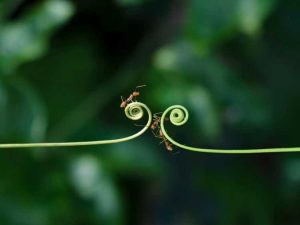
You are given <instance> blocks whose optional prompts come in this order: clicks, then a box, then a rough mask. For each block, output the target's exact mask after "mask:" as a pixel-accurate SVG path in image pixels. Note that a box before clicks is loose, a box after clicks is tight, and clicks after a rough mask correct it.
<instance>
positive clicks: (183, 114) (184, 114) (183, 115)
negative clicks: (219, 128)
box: [160, 105, 300, 154]
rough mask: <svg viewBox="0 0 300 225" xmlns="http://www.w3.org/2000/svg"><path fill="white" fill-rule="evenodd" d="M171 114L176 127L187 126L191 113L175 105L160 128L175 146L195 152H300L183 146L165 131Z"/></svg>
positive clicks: (295, 148) (293, 150)
mask: <svg viewBox="0 0 300 225" xmlns="http://www.w3.org/2000/svg"><path fill="white" fill-rule="evenodd" d="M168 113H170V118H169V119H170V121H171V123H172V124H173V125H175V126H181V125H183V124H185V123H186V122H187V120H188V117H189V113H188V111H187V109H186V108H185V107H183V106H181V105H174V106H170V107H169V108H167V109H166V110H165V111H164V112H163V114H162V116H161V120H160V128H161V131H162V133H163V134H164V136H165V138H166V139H167V140H168V141H170V142H171V143H172V144H173V145H175V146H177V147H179V148H182V149H185V150H189V151H195V152H204V153H221V154H253V153H279V152H300V147H292V148H264V149H245V150H237V149H235V150H224V149H206V148H196V147H190V146H186V145H183V144H180V143H178V142H177V141H175V140H174V139H173V138H171V137H170V136H169V135H168V133H167V132H166V130H165V125H164V122H165V118H166V116H167V114H168Z"/></svg>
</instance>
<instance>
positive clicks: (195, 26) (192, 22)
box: [183, 0, 275, 54]
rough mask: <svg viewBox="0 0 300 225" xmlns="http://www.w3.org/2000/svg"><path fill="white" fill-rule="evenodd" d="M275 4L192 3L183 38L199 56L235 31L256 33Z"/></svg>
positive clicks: (255, 0) (251, 0)
mask: <svg viewBox="0 0 300 225" xmlns="http://www.w3.org/2000/svg"><path fill="white" fill-rule="evenodd" d="M274 3H275V0H263V1H260V0H225V1H220V0H192V1H191V2H190V4H189V7H188V10H187V13H186V15H187V18H186V26H185V30H184V31H185V32H184V34H183V36H184V37H186V38H187V40H190V41H191V43H193V45H194V46H195V49H197V51H198V52H199V53H202V54H203V53H206V52H207V51H211V48H213V47H214V46H215V45H218V44H219V43H222V42H224V41H226V40H228V39H229V38H231V37H233V36H234V35H235V34H236V33H237V32H238V31H242V32H244V33H246V34H249V35H253V34H256V33H257V32H258V31H259V29H260V28H261V27H262V24H263V22H264V20H265V19H266V18H267V16H268V15H269V13H270V12H271V9H272V8H273V6H274Z"/></svg>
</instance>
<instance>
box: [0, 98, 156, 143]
mask: <svg viewBox="0 0 300 225" xmlns="http://www.w3.org/2000/svg"><path fill="white" fill-rule="evenodd" d="M143 109H145V110H146V111H147V114H148V122H147V124H146V125H145V126H144V128H143V129H142V130H140V131H139V132H138V133H136V134H133V135H131V136H128V137H124V138H119V139H111V140H97V141H78V142H57V143H12V144H0V148H37V147H67V146H87V145H104V144H114V143H120V142H125V141H129V140H132V139H134V138H137V137H139V136H140V135H142V134H143V133H144V132H145V131H146V130H147V129H148V128H149V126H150V124H151V120H152V114H151V111H150V109H149V108H148V107H147V106H146V105H145V104H143V103H140V102H132V103H130V104H128V105H127V107H126V108H125V114H126V116H127V117H128V118H129V119H131V120H139V119H141V118H142V117H143Z"/></svg>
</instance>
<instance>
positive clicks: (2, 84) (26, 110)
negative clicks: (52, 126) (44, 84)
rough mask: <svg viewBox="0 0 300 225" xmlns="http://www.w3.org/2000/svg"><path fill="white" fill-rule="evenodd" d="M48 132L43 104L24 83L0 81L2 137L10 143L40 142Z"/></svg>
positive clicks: (13, 78) (0, 127)
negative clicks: (46, 131)
mask: <svg viewBox="0 0 300 225" xmlns="http://www.w3.org/2000/svg"><path fill="white" fill-rule="evenodd" d="M45 130H46V116H45V110H44V107H43V104H42V103H41V101H40V99H39V97H38V96H37V94H36V93H35V92H34V90H33V89H32V87H31V86H30V85H29V84H28V83H27V82H25V81H24V80H22V79H20V78H16V77H12V78H9V79H6V80H0V138H1V140H2V141H3V140H5V141H8V142H17V141H29V142H30V141H31V142H37V141H41V140H42V139H43V137H44V134H45Z"/></svg>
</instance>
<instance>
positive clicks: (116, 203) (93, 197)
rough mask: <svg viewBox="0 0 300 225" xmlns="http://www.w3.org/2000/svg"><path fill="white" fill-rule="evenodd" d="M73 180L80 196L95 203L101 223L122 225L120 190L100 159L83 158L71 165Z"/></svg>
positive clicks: (77, 159)
mask: <svg viewBox="0 0 300 225" xmlns="http://www.w3.org/2000/svg"><path fill="white" fill-rule="evenodd" d="M70 172H71V174H70V175H71V180H72V182H73V184H74V186H75V188H76V189H77V191H78V193H79V195H80V196H81V197H82V198H84V199H86V200H89V201H92V202H93V203H94V207H95V211H96V214H97V217H99V221H101V223H103V224H107V225H117V224H121V217H122V210H121V202H120V198H119V195H118V190H117V187H116V185H115V184H114V182H113V180H112V177H111V176H110V174H108V171H107V170H105V168H103V167H102V163H101V161H100V160H99V159H97V158H95V157H93V156H87V155H86V156H81V157H79V158H76V159H75V160H74V161H73V162H72V164H71V171H70Z"/></svg>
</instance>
